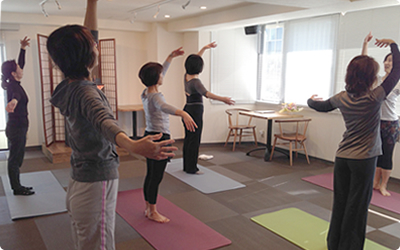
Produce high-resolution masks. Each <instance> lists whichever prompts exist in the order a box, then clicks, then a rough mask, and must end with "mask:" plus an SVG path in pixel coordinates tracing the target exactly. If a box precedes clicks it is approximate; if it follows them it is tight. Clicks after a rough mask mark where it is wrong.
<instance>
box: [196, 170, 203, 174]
mask: <svg viewBox="0 0 400 250" xmlns="http://www.w3.org/2000/svg"><path fill="white" fill-rule="evenodd" d="M195 174H204V172H203V171H200V170H199V171H197V172H196V173H195Z"/></svg>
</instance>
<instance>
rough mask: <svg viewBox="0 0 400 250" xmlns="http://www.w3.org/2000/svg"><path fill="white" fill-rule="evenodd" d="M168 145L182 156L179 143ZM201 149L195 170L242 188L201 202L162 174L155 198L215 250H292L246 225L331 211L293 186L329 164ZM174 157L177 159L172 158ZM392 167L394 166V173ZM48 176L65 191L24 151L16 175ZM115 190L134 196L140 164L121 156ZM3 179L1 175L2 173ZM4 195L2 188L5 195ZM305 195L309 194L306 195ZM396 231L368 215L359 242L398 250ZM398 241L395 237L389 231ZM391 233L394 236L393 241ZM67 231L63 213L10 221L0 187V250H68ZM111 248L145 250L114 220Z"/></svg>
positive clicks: (320, 195)
mask: <svg viewBox="0 0 400 250" xmlns="http://www.w3.org/2000/svg"><path fill="white" fill-rule="evenodd" d="M176 145H177V146H178V147H179V148H182V143H181V142H177V143H176ZM230 146H231V145H228V147H226V148H225V147H224V146H223V144H213V145H202V146H201V148H200V153H203V154H207V155H213V156H214V158H213V159H212V160H209V161H199V164H200V165H203V166H205V167H208V168H210V169H211V170H213V171H216V172H219V173H221V174H223V175H225V176H227V177H229V178H231V179H234V180H236V181H239V182H241V183H243V184H245V185H246V187H245V188H240V189H236V190H231V191H225V192H219V193H213V194H203V193H201V192H199V191H197V190H196V189H194V188H192V187H191V186H188V185H186V184H185V183H183V182H181V181H180V180H178V179H176V178H174V177H172V176H170V175H169V174H165V177H164V180H163V182H162V183H161V186H160V195H162V196H164V197H165V198H167V199H168V200H169V201H171V202H173V203H174V204H176V205H177V206H179V207H180V208H182V209H184V210H185V211H187V212H188V213H190V214H192V215H193V216H195V217H196V218H198V219H199V220H201V221H203V222H204V223H205V224H207V225H208V226H210V227H211V228H213V229H214V230H216V231H218V232H219V233H221V234H222V235H224V236H225V237H227V238H228V239H230V240H231V241H232V244H231V245H229V246H226V247H223V248H221V249H227V250H228V249H229V250H231V249H238V250H239V249H249V250H257V249H271V250H277V249H279V250H281V249H283V250H286V249H289V250H290V249H299V248H298V247H297V246H295V245H293V244H292V243H290V242H288V241H287V240H285V239H283V238H281V237H279V236H277V235H276V234H274V233H272V232H271V231H269V230H267V229H265V228H263V227H260V226H259V225H257V224H256V223H254V222H252V221H251V220H250V217H252V216H255V215H259V214H263V213H265V212H267V211H271V210H274V209H275V210H276V209H280V208H286V207H298V208H306V209H313V210H314V211H315V212H316V213H317V214H321V216H322V217H328V218H329V214H330V211H331V206H332V196H333V195H332V192H331V191H329V190H326V189H324V188H320V187H317V186H315V185H312V184H310V183H307V182H304V181H302V180H301V178H302V177H305V176H311V175H318V174H323V173H330V172H332V170H333V167H332V166H333V164H332V163H330V162H325V161H321V160H317V159H313V158H311V165H308V164H307V162H306V160H305V158H304V157H302V156H299V158H297V159H296V158H295V159H294V164H293V166H292V167H290V166H289V160H288V158H287V157H286V156H283V155H282V154H280V153H276V154H275V156H274V159H273V161H272V162H264V160H263V152H262V151H257V152H254V153H253V154H252V156H246V154H245V152H246V151H248V150H249V149H251V148H253V147H254V146H252V145H251V144H243V145H239V146H237V149H236V151H235V152H232V151H231V148H230ZM2 154H4V155H5V153H4V152H3V153H1V152H0V168H3V170H4V169H5V168H6V161H5V159H6V157H5V156H4V155H2ZM179 157H181V151H178V152H177V156H176V158H179ZM395 167H396V166H395ZM44 170H51V172H52V173H53V174H54V176H55V177H56V178H57V180H58V181H59V182H60V184H61V185H62V186H63V187H66V186H67V183H68V178H69V164H68V162H64V163H57V164H53V163H51V162H50V161H49V160H48V159H47V158H46V156H45V155H44V154H43V153H42V152H41V151H40V150H33V151H28V152H27V153H26V157H25V159H24V164H23V166H22V168H21V172H22V173H26V172H33V171H44ZM119 172H120V185H119V190H120V191H123V190H130V189H136V188H140V187H141V186H142V184H143V179H144V175H145V172H146V163H145V160H144V158H143V157H140V156H122V157H121V164H120V167H119ZM3 173H4V171H3ZM6 188H8V187H6ZM310 190H311V192H310ZM389 190H392V191H395V192H398V193H400V181H398V180H394V179H391V180H390V184H389ZM370 209H372V210H374V211H377V212H379V213H382V214H384V215H387V216H390V217H393V218H395V219H397V220H400V215H398V214H394V213H391V212H388V211H385V210H384V209H380V208H378V207H374V206H370ZM398 225H400V223H396V222H395V221H393V220H391V219H388V218H384V217H382V216H380V215H376V214H373V213H370V214H369V218H368V233H367V238H369V239H370V240H372V241H375V242H377V243H379V244H382V245H384V246H386V247H388V248H389V249H398V248H399V246H400V228H399V227H398ZM397 229H398V231H397V232H398V234H397V236H396V230H397ZM393 230H394V232H395V233H393ZM69 236H70V225H69V217H68V214H67V213H61V214H54V215H48V216H40V217H35V218H28V219H21V220H16V221H12V220H11V219H10V215H9V211H8V206H7V200H6V197H5V194H4V189H3V185H2V183H1V184H0V248H2V249H4V250H19V249H21V250H35V249H37V250H43V249H49V250H53V249H56V250H64V249H65V250H67V249H73V248H72V241H71V239H70V237H69ZM116 247H117V249H119V250H124V249H140V250H143V249H144V250H146V249H153V248H152V246H151V245H150V244H148V243H147V242H146V241H145V240H144V239H143V238H142V237H141V236H140V235H139V234H138V233H137V232H136V231H135V230H134V229H132V228H131V227H130V226H129V225H128V224H127V223H126V222H125V221H124V220H123V219H122V218H121V217H120V216H119V215H117V219H116Z"/></svg>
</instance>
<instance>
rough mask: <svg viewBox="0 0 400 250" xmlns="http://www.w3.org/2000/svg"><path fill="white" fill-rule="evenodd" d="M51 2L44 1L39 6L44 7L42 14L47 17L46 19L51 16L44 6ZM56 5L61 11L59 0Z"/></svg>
mask: <svg viewBox="0 0 400 250" xmlns="http://www.w3.org/2000/svg"><path fill="white" fill-rule="evenodd" d="M48 1H49V0H44V1H42V2H41V3H40V4H39V5H40V6H41V7H42V13H43V15H44V16H45V17H48V16H49V14H48V13H47V12H46V10H45V8H44V5H45V4H46V3H47V2H48ZM55 3H56V4H57V8H58V9H59V10H61V5H60V3H59V2H58V1H57V0H55Z"/></svg>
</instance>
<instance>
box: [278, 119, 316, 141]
mask: <svg viewBox="0 0 400 250" xmlns="http://www.w3.org/2000/svg"><path fill="white" fill-rule="evenodd" d="M310 121H311V118H297V119H281V120H275V123H279V132H280V135H281V136H283V134H284V131H283V129H282V124H289V123H293V124H295V127H296V128H295V132H294V133H295V138H296V140H298V136H299V135H300V134H301V135H304V136H305V135H306V132H307V128H308V123H309V122H310ZM302 127H303V129H302V130H300V129H301V128H302Z"/></svg>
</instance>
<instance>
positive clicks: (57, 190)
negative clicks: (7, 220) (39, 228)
mask: <svg viewBox="0 0 400 250" xmlns="http://www.w3.org/2000/svg"><path fill="white" fill-rule="evenodd" d="M1 180H2V182H3V187H4V192H5V193H6V197H7V203H8V208H9V211H10V215H11V219H13V220H15V219H21V218H27V217H34V216H40V215H47V214H54V213H61V212H65V211H67V209H66V205H65V197H66V192H65V190H64V189H63V187H62V186H61V185H60V183H59V182H58V181H57V179H56V178H55V177H54V175H53V174H52V173H51V172H50V171H40V172H31V173H25V174H21V175H20V180H21V183H22V184H23V185H24V186H29V187H33V189H34V191H35V194H33V195H29V196H23V195H14V194H13V191H12V190H11V187H10V181H9V179H8V176H6V175H2V176H1Z"/></svg>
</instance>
